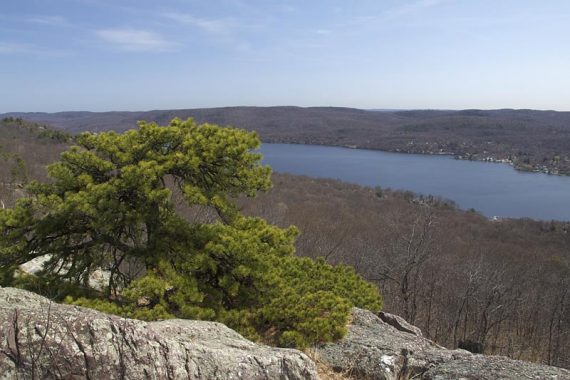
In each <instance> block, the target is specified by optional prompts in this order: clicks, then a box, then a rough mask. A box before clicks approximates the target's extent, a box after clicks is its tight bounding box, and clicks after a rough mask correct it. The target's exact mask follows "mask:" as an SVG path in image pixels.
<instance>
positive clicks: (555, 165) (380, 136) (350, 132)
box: [0, 106, 570, 174]
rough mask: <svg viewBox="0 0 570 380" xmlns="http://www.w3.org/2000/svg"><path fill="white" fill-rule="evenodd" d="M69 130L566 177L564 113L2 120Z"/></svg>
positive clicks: (227, 111) (243, 112) (279, 112)
mask: <svg viewBox="0 0 570 380" xmlns="http://www.w3.org/2000/svg"><path fill="white" fill-rule="evenodd" d="M8 116H11V117H21V118H24V119H26V120H30V121H34V122H38V123H44V124H49V125H53V126H57V127H61V128H63V129H66V130H68V131H70V132H80V131H87V130H89V131H103V130H115V131H124V130H127V129H131V128H135V127H136V122H137V121H138V120H147V121H155V122H157V123H159V124H165V123H168V121H170V120H171V119H172V118H174V117H179V118H182V119H185V118H188V117H193V118H194V119H195V120H196V121H198V122H200V123H203V122H210V123H216V124H220V125H233V126H236V127H239V128H245V129H249V130H256V131H257V132H258V133H259V134H260V136H261V138H262V140H263V141H265V142H289V143H302V144H324V145H336V146H351V147H360V148H369V149H381V150H387V151H398V152H408V153H427V154H453V155H456V156H458V157H461V158H465V159H475V160H503V161H507V162H512V163H513V165H514V166H515V167H517V168H519V169H522V170H532V171H542V172H550V173H554V174H570V112H556V111H537V110H513V109H500V110H477V109H470V110H461V111H451V110H392V111H391V110H382V111H381V112H379V111H378V110H360V109H354V108H340V107H309V108H302V107H289V106H288V107H223V108H198V109H180V110H155V111H144V112H142V111H141V112H122V111H119V112H58V113H8V114H4V115H0V117H8Z"/></svg>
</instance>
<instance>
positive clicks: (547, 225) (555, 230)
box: [0, 119, 570, 368]
mask: <svg viewBox="0 0 570 380" xmlns="http://www.w3.org/2000/svg"><path fill="white" fill-rule="evenodd" d="M2 130H3V131H5V133H3V134H2V137H1V138H0V145H1V146H2V152H3V153H4V156H3V157H4V159H5V160H6V162H8V163H9V164H8V165H2V172H1V173H0V174H1V175H2V188H1V189H0V190H1V192H0V199H2V201H3V203H4V205H5V206H6V207H9V206H11V205H12V204H13V202H14V200H15V198H17V197H21V196H22V195H23V189H22V186H21V184H22V182H23V181H24V180H27V179H29V178H38V179H42V180H43V179H45V178H46V177H45V172H44V170H43V168H44V167H45V165H46V164H47V163H50V162H53V161H55V160H56V159H57V158H58V157H59V154H60V153H61V152H62V151H63V150H65V149H66V148H67V146H68V144H69V143H70V140H69V139H71V137H70V136H67V135H65V134H63V133H62V132H61V131H58V132H57V133H56V132H47V133H46V131H51V129H49V128H47V127H45V126H42V125H41V124H34V123H28V122H25V121H21V120H20V121H19V120H17V119H10V120H4V121H3V122H2ZM60 132H61V134H60ZM22 161H23V162H24V163H25V164H24V165H22V164H21V162H22ZM272 182H273V188H272V189H270V190H269V191H267V192H265V193H261V194H259V195H258V196H257V197H256V198H247V197H237V198H236V200H235V201H236V202H237V204H238V207H239V210H240V211H241V212H242V213H243V214H245V215H249V216H260V217H262V218H264V219H266V220H267V221H268V222H269V223H271V224H274V225H276V226H279V227H282V228H286V227H289V226H291V225H295V226H297V228H298V229H299V231H300V235H299V236H298V238H297V240H296V243H295V244H296V245H295V247H296V250H297V253H298V254H299V255H301V256H307V257H311V258H321V259H322V260H324V261H325V262H326V263H328V264H332V265H337V264H341V263H342V264H348V265H350V266H353V267H354V268H355V269H356V271H357V272H358V273H359V274H360V275H361V276H363V277H364V278H365V279H366V280H368V281H371V282H373V283H375V284H376V285H377V286H378V287H379V288H380V291H381V294H382V295H383V297H384V310H385V311H388V312H391V313H395V314H399V315H401V316H403V317H404V318H405V319H406V320H408V321H409V322H410V323H413V324H415V325H417V326H418V327H420V328H421V329H422V331H423V333H424V335H425V336H426V337H428V338H430V339H433V340H434V341H436V342H437V343H439V344H441V345H444V346H446V347H449V348H454V347H462V348H466V349H469V350H471V351H474V352H483V353H485V354H500V355H506V356H509V357H512V358H516V359H524V360H530V361H535V362H541V363H546V364H550V365H556V366H560V367H566V368H570V336H569V335H570V295H569V294H568V289H569V286H570V235H569V230H570V224H569V223H567V222H544V221H534V220H530V219H518V220H516V219H512V220H511V219H504V220H500V221H492V220H488V219H487V218H485V217H484V216H482V215H480V214H478V213H476V212H469V211H463V210H459V209H457V208H456V207H455V206H454V204H453V202H451V201H448V200H445V199H439V198H435V197H430V196H419V195H417V194H414V193H410V192H405V191H395V190H391V189H387V188H382V187H376V188H366V187H361V186H357V185H353V184H348V183H342V182H339V181H335V180H326V179H313V178H309V177H301V176H293V175H289V174H282V173H274V174H273V176H272ZM177 207H179V212H180V213H181V214H182V215H184V216H185V217H186V218H187V219H191V218H196V217H199V218H200V219H201V220H208V219H210V218H215V215H214V214H209V212H211V211H208V210H201V212H202V214H200V215H198V216H197V214H196V210H195V209H194V210H190V209H188V208H184V207H182V206H181V205H180V204H178V206H177Z"/></svg>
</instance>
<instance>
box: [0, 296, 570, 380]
mask: <svg viewBox="0 0 570 380" xmlns="http://www.w3.org/2000/svg"><path fill="white" fill-rule="evenodd" d="M313 354H314V356H313V359H316V360H318V368H319V369H320V370H321V371H320V373H321V374H322V376H323V377H322V378H323V379H329V378H330V379H341V378H342V379H374V380H377V379H378V380H408V379H416V380H420V379H423V380H452V379H453V380H456V379H462V380H475V379H477V380H495V379H536V380H539V379H540V380H546V379H551V380H567V379H568V380H570V371H568V370H565V369H561V368H556V367H549V366H545V365H540V364H534V363H528V362H522V361H516V360H512V359H508V358H505V357H500V356H484V355H475V354H471V353H469V352H467V351H465V350H448V349H445V348H444V347H441V346H439V345H437V344H435V343H434V342H432V341H430V340H428V339H426V338H424V337H423V336H422V334H421V331H420V330H419V329H418V328H417V327H415V326H413V325H411V324H409V323H407V322H406V321H405V320H404V319H402V318H401V317H398V316H395V315H391V314H388V313H381V314H380V316H376V315H375V314H373V313H371V312H369V311H365V310H361V309H356V308H355V309H353V311H352V322H351V324H350V326H349V333H348V335H347V336H346V337H345V338H344V339H341V340H340V341H338V342H335V343H329V344H325V345H322V346H320V347H318V348H317V349H316V350H315V352H314V353H313ZM333 371H334V372H333ZM337 375H338V376H337ZM13 378H21V379H28V378H37V379H60V378H63V379H134V380H136V379H252V380H254V379H283V380H288V379H291V380H292V379H317V378H318V374H317V366H316V365H315V363H314V362H313V361H311V359H309V357H307V356H306V355H305V354H303V353H301V352H300V351H297V350H290V349H279V348H273V347H268V346H264V345H260V344H255V343H252V342H250V341H248V340H246V339H244V338H243V337H242V336H241V335H239V334H238V333H236V332H235V331H233V330H231V329H229V328H228V327H226V326H224V325H222V324H220V323H215V322H203V321H190V320H176V319H175V320H168V321H162V322H150V323H147V322H143V321H136V320H130V319H124V318H119V317H116V316H111V315H107V314H103V313H99V312H97V311H94V310H91V309H85V308H81V307H76V306H69V305H61V304H57V303H52V302H50V301H49V300H48V299H46V298H44V297H41V296H39V295H37V294H34V293H30V292H27V291H24V290H19V289H13V288H0V380H1V379H13Z"/></svg>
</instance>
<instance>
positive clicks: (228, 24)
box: [163, 12, 235, 35]
mask: <svg viewBox="0 0 570 380" xmlns="http://www.w3.org/2000/svg"><path fill="white" fill-rule="evenodd" d="M163 15H164V17H167V18H169V19H171V20H175V21H178V22H181V23H184V24H188V25H192V26H194V27H196V28H198V29H200V30H202V31H203V32H206V33H210V34H216V35H228V34H230V33H231V31H232V29H233V28H234V27H235V23H234V22H233V21H231V20H227V19H206V18H201V17H196V16H194V15H191V14H188V13H173V12H167V13H164V14H163Z"/></svg>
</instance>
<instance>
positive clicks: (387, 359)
mask: <svg viewBox="0 0 570 380" xmlns="http://www.w3.org/2000/svg"><path fill="white" fill-rule="evenodd" d="M315 356H316V357H317V358H318V360H319V361H320V362H321V363H323V364H324V365H326V366H329V367H331V368H332V369H333V370H335V371H336V372H340V373H343V374H344V375H345V377H347V378H355V379H370V380H406V379H415V380H420V379H422V380H458V379H461V380H497V379H513V380H514V379H516V380H519V379H536V380H547V379H550V380H568V379H570V371H568V370H565V369H562V368H557V367H550V366H546V365H541V364H535V363H529V362H523V361H518V360H512V359H509V358H506V357H502V356H485V355H475V354H471V353H470V352H468V351H465V350H448V349H446V348H444V347H441V346H439V345H437V344H435V343H434V342H432V341H430V340H428V339H426V338H423V337H422V335H421V333H418V330H417V328H416V327H414V326H412V325H410V324H408V323H407V322H405V321H404V320H403V319H402V318H400V317H397V316H393V315H390V314H386V313H384V314H383V315H382V317H381V318H380V317H378V316H376V315H375V314H373V313H372V312H369V311H366V310H361V309H357V308H354V309H353V310H352V323H351V324H350V326H349V333H348V335H347V336H346V337H345V338H343V339H341V340H339V341H338V342H335V343H329V344H325V345H322V346H320V347H318V348H317V350H316V352H315Z"/></svg>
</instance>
